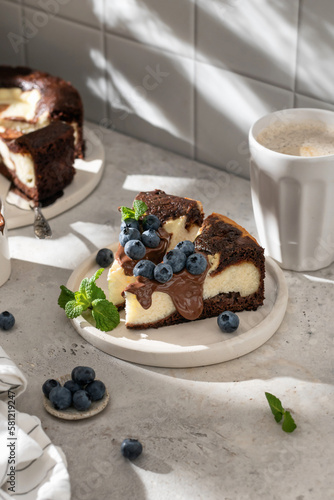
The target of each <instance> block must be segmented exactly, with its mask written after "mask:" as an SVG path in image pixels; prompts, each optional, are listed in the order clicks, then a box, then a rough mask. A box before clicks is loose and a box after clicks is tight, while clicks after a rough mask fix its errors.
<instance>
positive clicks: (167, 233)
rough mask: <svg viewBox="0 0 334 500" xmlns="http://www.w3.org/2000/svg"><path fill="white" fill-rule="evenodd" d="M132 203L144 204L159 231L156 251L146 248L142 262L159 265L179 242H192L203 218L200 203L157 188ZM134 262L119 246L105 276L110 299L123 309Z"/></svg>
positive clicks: (133, 278)
mask: <svg viewBox="0 0 334 500" xmlns="http://www.w3.org/2000/svg"><path fill="white" fill-rule="evenodd" d="M135 200H139V201H143V202H145V203H146V205H147V214H150V215H154V216H156V217H157V218H158V219H159V221H160V223H161V226H160V227H159V229H158V234H159V237H160V244H159V246H158V247H156V248H147V249H146V254H145V257H144V259H148V260H151V261H152V262H154V263H155V264H158V263H159V262H161V261H162V259H163V257H164V255H165V254H166V253H167V252H168V251H169V250H170V249H171V248H174V246H175V245H176V244H177V243H178V242H179V241H183V240H190V241H193V240H194V239H195V237H196V235H197V233H198V231H199V229H200V227H201V225H202V222H203V218H204V213H203V207H202V204H201V202H200V201H197V200H193V199H190V198H183V197H180V196H175V195H170V194H166V193H165V192H164V191H162V190H160V189H156V190H154V191H147V192H141V193H139V194H138V195H137V196H136V198H135ZM136 263H137V261H136V260H133V259H130V258H129V257H128V256H127V255H126V254H125V252H124V248H123V246H122V245H121V244H119V245H118V250H117V252H116V255H115V261H114V263H113V265H112V267H111V268H110V270H109V274H108V288H109V300H110V301H111V302H113V304H115V305H116V306H117V307H123V306H124V297H123V295H122V292H123V290H124V289H125V288H126V287H127V285H129V284H130V283H132V282H133V281H135V280H136V277H135V276H133V268H134V266H135V265H136Z"/></svg>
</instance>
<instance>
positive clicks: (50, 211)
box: [0, 123, 104, 229]
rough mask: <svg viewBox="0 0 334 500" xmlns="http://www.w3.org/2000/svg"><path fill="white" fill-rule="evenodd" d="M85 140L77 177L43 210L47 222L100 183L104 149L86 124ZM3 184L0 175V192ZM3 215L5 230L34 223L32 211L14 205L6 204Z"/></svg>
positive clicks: (77, 162) (77, 167)
mask: <svg viewBox="0 0 334 500" xmlns="http://www.w3.org/2000/svg"><path fill="white" fill-rule="evenodd" d="M84 139H85V141H86V157H85V159H84V160H81V159H79V158H77V159H76V160H75V162H74V166H75V169H76V174H75V176H74V179H73V181H72V182H71V184H70V185H69V186H67V187H66V188H65V189H64V194H63V196H61V197H60V198H58V199H57V200H56V201H55V202H54V203H53V204H52V205H49V206H48V207H45V208H43V214H44V216H45V217H46V219H48V220H50V219H52V218H53V217H56V216H57V215H59V214H61V213H63V212H65V211H66V210H69V209H70V208H72V207H73V206H74V205H77V204H78V203H80V202H81V201H82V200H84V199H85V198H86V197H87V196H88V195H89V194H90V193H91V192H92V191H93V190H94V189H95V187H96V186H97V185H98V183H99V182H100V179H101V177H102V174H103V167H104V148H103V145H102V143H101V141H100V139H99V138H98V137H97V136H96V134H95V133H94V132H93V130H92V129H91V128H90V127H89V124H87V123H85V125H84ZM6 182H7V180H6V179H5V178H4V177H3V176H2V175H0V192H1V186H2V185H5V183H6ZM5 211H6V224H7V228H8V229H15V228H18V227H23V226H29V225H30V224H33V222H34V213H33V211H32V210H22V209H20V208H18V207H16V206H15V205H11V204H9V203H5Z"/></svg>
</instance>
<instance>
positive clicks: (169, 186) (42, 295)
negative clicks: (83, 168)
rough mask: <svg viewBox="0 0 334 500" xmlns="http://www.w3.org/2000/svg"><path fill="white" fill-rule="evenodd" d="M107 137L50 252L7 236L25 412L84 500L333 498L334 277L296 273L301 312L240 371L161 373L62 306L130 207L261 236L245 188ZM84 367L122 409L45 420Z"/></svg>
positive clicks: (9, 340)
mask: <svg viewBox="0 0 334 500" xmlns="http://www.w3.org/2000/svg"><path fill="white" fill-rule="evenodd" d="M95 132H96V134H98V136H99V137H100V139H101V141H102V142H103V144H104V147H105V154H106V164H105V170H104V174H103V177H102V180H101V182H100V184H99V185H98V187H97V188H96V189H95V190H94V192H93V193H92V194H91V195H90V196H88V197H87V198H86V199H85V200H84V201H82V202H81V203H79V204H78V205H76V206H75V207H73V208H71V209H70V210H68V211H67V212H64V213H62V214H61V215H58V216H57V217H55V218H53V219H52V220H51V221H50V223H51V226H52V230H53V239H52V240H48V241H47V240H44V241H42V240H36V239H35V238H34V236H33V233H32V228H31V226H27V227H23V228H18V229H13V230H10V231H9V244H10V252H11V256H12V274H11V277H10V279H9V281H8V282H7V283H6V284H5V285H4V286H3V287H1V288H0V309H1V310H10V311H11V312H12V313H13V314H14V316H15V318H16V324H15V327H14V328H13V329H12V330H10V331H8V332H0V338H1V341H0V342H1V345H2V347H3V348H4V350H5V351H6V352H7V353H8V354H9V355H10V356H11V357H12V359H13V360H14V361H15V362H16V364H17V365H18V366H19V367H20V368H21V370H22V371H23V373H24V374H25V376H26V377H27V380H28V388H27V390H26V391H25V393H24V394H23V395H22V396H20V398H19V399H18V402H17V408H18V410H19V411H22V412H26V413H29V414H32V415H36V416H37V417H39V418H40V420H41V422H42V425H43V428H44V430H45V432H46V433H47V434H48V436H49V437H50V438H51V440H52V441H53V443H54V444H56V445H58V446H60V447H61V448H62V450H63V451H64V453H65V454H66V457H67V461H68V470H69V473H70V478H71V488H72V498H73V499H75V500H85V499H91V500H93V499H97V498H103V499H106V498H108V499H109V498H113V499H115V500H117V499H133V498H135V499H136V500H144V499H149V500H156V499H159V500H160V499H161V500H170V499H171V498H173V499H192V500H193V499H205V500H207V499H224V500H248V499H250V500H253V499H254V500H255V499H273V500H280V499H283V498H284V499H296V500H297V499H298V500H308V499H319V500H320V499H322V500H324V499H332V498H334V474H333V459H334V439H333V431H334V386H333V384H334V362H333V347H334V336H333V332H334V329H333V319H334V313H333V304H334V265H331V266H330V267H327V268H326V269H323V270H321V271H317V272H309V273H295V272H289V271H284V276H285V279H286V282H287V285H288V290H289V299H288V307H287V311H286V315H285V317H284V319H283V322H282V324H281V326H280V327H279V329H278V330H277V332H276V333H275V334H274V335H273V336H272V337H271V338H270V339H269V340H268V341H267V342H266V343H265V344H264V345H262V346H261V347H259V348H258V349H256V350H255V351H253V352H251V353H249V354H247V355H245V356H243V357H240V358H238V359H234V360H231V361H228V362H225V363H220V364H216V365H211V366H203V367H199V368H186V369H182V368H179V369H169V368H154V367H149V366H142V365H138V364H134V363H129V362H126V361H123V360H120V359H117V358H115V357H113V356H110V355H108V354H106V353H104V352H102V351H100V350H98V349H96V348H95V347H93V346H92V345H91V344H89V343H87V342H86V341H85V340H84V339H83V338H82V337H81V336H80V335H79V334H78V333H77V332H76V331H75V329H74V328H73V326H72V324H71V323H70V321H69V320H68V319H67V318H66V316H65V314H64V312H63V311H62V310H61V309H60V308H59V307H58V305H57V298H58V295H59V286H60V285H61V284H65V283H66V282H67V280H68V278H69V276H70V275H71V273H72V271H73V269H75V268H76V267H77V266H78V265H79V264H80V263H81V262H82V261H83V260H84V259H86V258H87V257H88V256H89V255H91V254H92V253H94V252H97V250H98V249H99V248H102V247H103V246H105V245H107V244H109V243H111V242H113V241H116V240H117V238H118V232H119V223H120V220H119V213H118V211H117V207H118V206H120V205H127V206H128V205H130V204H131V202H132V201H133V198H134V196H135V194H136V193H137V192H138V191H140V190H149V189H154V188H162V189H165V190H166V191H167V192H171V190H172V192H173V194H177V195H182V196H188V197H192V198H196V199H199V200H201V201H202V202H203V205H204V210H205V213H206V214H209V213H211V212H213V211H216V212H219V213H223V214H225V215H227V216H229V217H231V218H232V219H234V220H236V221H237V222H238V223H240V224H241V225H243V226H245V227H246V228H247V229H248V230H249V232H250V233H252V234H254V235H255V236H256V230H255V224H254V218H253V213H252V206H251V197H250V185H249V182H248V181H247V180H245V179H242V178H239V177H237V176H233V175H230V174H228V173H226V172H222V171H217V170H215V169H213V168H210V167H208V166H205V165H202V164H200V163H197V162H195V161H191V160H188V159H185V158H182V157H180V156H177V155H174V154H172V153H169V152H167V151H164V150H161V149H158V148H155V147H152V146H150V145H148V144H145V143H142V142H139V141H137V140H135V139H133V138H130V137H127V136H124V135H121V134H118V133H116V132H114V131H110V130H107V129H102V128H99V127H96V128H95ZM203 334H204V332H203ZM77 365H89V366H92V367H93V368H95V370H96V373H97V377H98V378H100V379H102V380H104V381H105V383H106V385H107V386H108V389H109V392H110V397H111V398H110V403H109V405H108V406H107V408H106V409H105V410H104V411H103V412H102V413H100V414H99V415H96V416H94V417H92V418H91V419H87V420H82V421H76V422H68V421H64V420H59V419H57V418H55V417H53V416H51V415H49V414H48V413H47V412H46V411H45V410H44V408H43V399H42V393H41V386H42V384H43V382H44V381H45V380H46V379H47V378H54V377H56V376H60V375H62V374H65V373H69V372H70V371H71V369H72V368H73V367H74V366H77ZM266 391H267V392H270V393H272V394H274V395H276V396H277V397H278V398H280V400H281V401H282V404H283V406H284V407H285V408H288V409H290V411H291V413H292V415H293V417H294V419H295V421H296V423H297V429H296V430H295V431H294V432H293V433H291V434H288V433H285V432H283V431H282V428H281V425H279V424H277V423H276V422H275V420H274V418H273V415H272V414H271V412H270V409H269V406H268V403H267V401H266V398H265V392H266ZM125 437H136V438H138V439H139V440H140V441H141V442H142V444H143V448H144V451H143V453H142V455H141V456H140V457H139V458H138V459H137V460H136V461H133V462H129V461H128V460H126V459H124V458H123V457H122V455H121V453H120V444H121V442H122V440H123V439H124V438H125Z"/></svg>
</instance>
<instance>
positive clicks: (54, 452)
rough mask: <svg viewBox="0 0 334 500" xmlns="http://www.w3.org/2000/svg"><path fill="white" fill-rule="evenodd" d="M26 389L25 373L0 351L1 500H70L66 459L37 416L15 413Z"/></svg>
mask: <svg viewBox="0 0 334 500" xmlns="http://www.w3.org/2000/svg"><path fill="white" fill-rule="evenodd" d="M26 387H27V381H26V378H25V377H24V375H23V373H22V372H21V371H20V370H19V368H18V367H17V366H16V365H15V363H13V361H12V360H11V359H10V358H9V356H8V355H7V354H6V353H5V351H4V350H3V349H2V348H1V347H0V499H1V500H9V499H11V500H13V499H15V500H19V499H20V500H69V499H70V497H71V489H70V479H69V474H68V471H67V463H66V458H65V455H64V454H63V452H62V451H61V449H60V448H59V447H57V446H55V445H53V444H52V443H51V441H50V439H49V438H48V436H47V435H46V434H45V432H44V431H43V429H42V426H41V421H40V420H39V419H38V418H37V417H36V416H32V415H28V414H26V413H21V412H19V411H18V410H17V409H16V404H17V397H18V396H19V394H21V393H22V392H23V391H24V390H25V389H26Z"/></svg>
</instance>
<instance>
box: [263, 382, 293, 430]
mask: <svg viewBox="0 0 334 500" xmlns="http://www.w3.org/2000/svg"><path fill="white" fill-rule="evenodd" d="M265 395H266V398H267V401H268V403H269V406H270V409H271V411H272V414H273V415H274V417H275V420H276V422H277V423H278V422H280V421H281V420H282V418H283V423H282V429H283V431H285V432H293V431H294V430H295V429H296V427H297V425H296V424H295V421H294V420H293V418H292V416H291V414H290V412H289V411H287V410H285V409H284V408H283V406H282V403H281V401H280V400H279V399H278V398H277V397H276V396H274V395H273V394H270V393H269V392H265Z"/></svg>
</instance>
